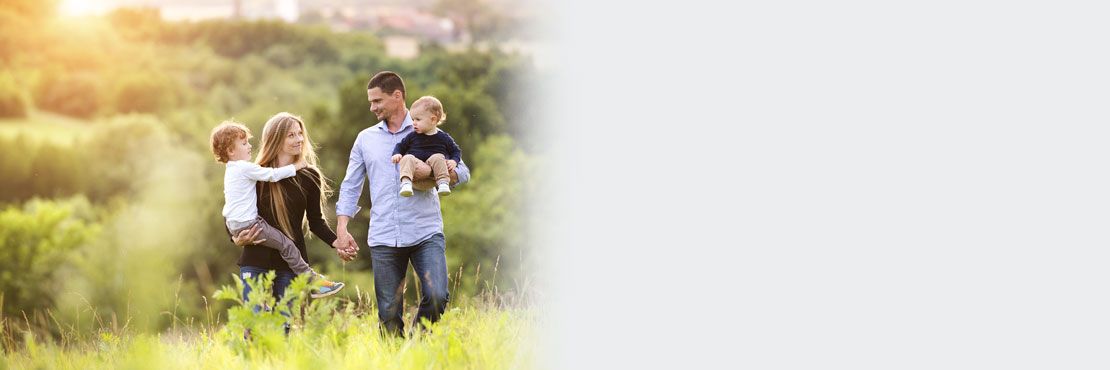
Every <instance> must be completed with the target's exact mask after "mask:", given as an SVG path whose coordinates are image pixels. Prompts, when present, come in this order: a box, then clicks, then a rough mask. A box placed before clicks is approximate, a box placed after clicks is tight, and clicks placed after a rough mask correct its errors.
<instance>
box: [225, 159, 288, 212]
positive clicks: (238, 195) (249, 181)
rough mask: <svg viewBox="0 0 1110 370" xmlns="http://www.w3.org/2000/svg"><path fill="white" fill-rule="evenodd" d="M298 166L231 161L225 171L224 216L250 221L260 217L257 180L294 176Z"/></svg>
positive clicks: (270, 180) (277, 179) (269, 180)
mask: <svg viewBox="0 0 1110 370" xmlns="http://www.w3.org/2000/svg"><path fill="white" fill-rule="evenodd" d="M296 174H297V167H296V166H294V165H288V166H285V167H281V168H269V167H262V166H259V165H258V164H256V163H254V162H250V161H229V162H227V170H225V171H224V218H226V219H227V220H228V221H236V222H248V221H254V219H256V218H258V198H257V197H258V193H257V192H256V191H255V189H254V183H255V182H256V181H267V182H275V181H279V180H281V179H285V178H289V177H293V176H295V175H296Z"/></svg>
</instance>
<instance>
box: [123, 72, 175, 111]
mask: <svg viewBox="0 0 1110 370" xmlns="http://www.w3.org/2000/svg"><path fill="white" fill-rule="evenodd" d="M179 90H181V86H180V84H178V83H176V81H174V80H173V79H172V78H170V77H168V76H165V75H163V74H160V73H153V72H132V73H127V74H124V75H123V76H120V77H119V78H118V79H116V83H115V91H114V94H113V99H112V102H113V108H114V111H115V112H118V113H159V112H162V111H165V110H167V109H169V108H171V107H172V106H174V105H175V104H176V103H177V95H178V93H177V92H178V91H179Z"/></svg>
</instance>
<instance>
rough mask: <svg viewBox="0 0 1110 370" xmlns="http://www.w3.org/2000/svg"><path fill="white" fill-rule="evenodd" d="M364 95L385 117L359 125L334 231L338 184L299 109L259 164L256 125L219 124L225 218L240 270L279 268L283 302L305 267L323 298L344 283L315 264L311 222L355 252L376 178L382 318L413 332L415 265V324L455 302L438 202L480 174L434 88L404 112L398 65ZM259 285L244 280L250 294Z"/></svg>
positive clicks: (267, 141)
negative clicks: (331, 212) (330, 205)
mask: <svg viewBox="0 0 1110 370" xmlns="http://www.w3.org/2000/svg"><path fill="white" fill-rule="evenodd" d="M366 94H367V99H368V100H369V102H370V110H371V111H372V112H373V113H374V115H375V116H376V117H377V119H378V120H379V122H378V123H377V124H375V125H373V126H370V127H369V128H366V129H364V130H362V131H361V132H359V134H358V137H356V138H355V141H354V145H353V146H352V147H351V155H350V158H349V160H348V164H347V172H346V175H345V176H344V178H343V181H342V182H341V183H340V188H339V200H338V203H337V204H336V206H335V210H336V219H337V222H336V223H337V225H336V229H335V231H334V232H333V231H332V229H331V227H330V226H329V225H328V223H327V221H325V219H324V215H323V212H324V211H323V210H324V209H325V207H324V202H326V201H327V197H328V194H329V193H330V192H331V189H329V187H328V181H327V179H326V178H325V177H324V175H323V173H322V172H321V171H320V170H319V167H318V166H317V157H316V152H315V150H314V148H313V146H312V141H311V140H310V139H309V134H308V127H307V125H306V124H305V122H304V121H303V120H302V119H301V118H300V117H297V116H295V115H292V114H289V113H285V112H282V113H278V114H276V115H274V116H273V117H271V118H270V119H269V120H268V121H267V122H266V124H265V126H264V127H263V129H262V138H261V140H260V143H261V148H260V149H259V154H258V156H257V157H256V158H255V160H254V161H253V162H251V149H252V146H251V144H250V139H251V133H250V130H249V129H247V128H246V126H244V125H242V124H240V123H237V122H233V121H225V122H223V123H221V124H219V125H218V126H216V127H215V128H214V129H213V130H212V135H211V142H212V152H213V154H214V155H215V157H216V160H217V161H219V162H221V163H225V164H226V165H227V167H226V171H225V172H224V208H223V217H224V220H225V224H226V226H227V229H228V232H229V233H230V234H231V238H232V240H233V241H234V242H235V244H236V245H238V246H241V247H243V248H242V253H241V254H240V256H239V261H238V265H239V274H240V277H242V278H243V279H244V280H250V279H257V278H258V277H259V276H261V275H262V274H264V273H267V272H269V271H274V272H275V274H276V277H275V279H274V282H273V292H274V296H275V297H276V298H278V299H280V298H281V296H282V295H283V294H284V292H285V289H286V287H288V286H289V284H290V282H291V281H292V280H293V278H294V277H296V276H298V275H302V274H304V275H307V276H308V277H309V279H310V280H312V281H315V282H316V283H315V284H314V286H315V287H316V288H315V289H314V290H313V291H312V293H311V296H312V297H313V298H323V297H327V296H330V295H333V294H335V293H337V292H339V291H340V290H341V289H343V287H344V284H343V283H342V282H335V281H331V280H328V279H327V278H326V277H324V276H323V275H321V274H319V273H317V272H316V271H315V270H313V269H312V268H311V267H310V266H309V263H308V259H307V256H308V255H307V254H306V253H305V252H306V251H305V238H304V231H303V229H304V228H303V227H302V225H303V224H305V223H307V224H308V229H309V230H311V231H312V233H313V234H315V235H316V237H318V238H320V240H322V241H323V242H325V243H328V244H330V245H331V246H332V248H334V249H335V252H336V254H338V255H339V258H341V259H343V260H344V261H351V260H353V259H354V258H355V257H356V255H357V253H358V250H359V244H358V242H356V241H355V239H354V237H353V236H352V235H351V234H350V233H349V232H348V231H347V225H348V223H349V222H350V220H351V218H352V217H354V215H355V214H356V213H358V211H359V209H360V207H358V200H359V197H360V195H361V194H362V189H363V185H364V184H365V183H366V182H367V181H368V182H369V186H370V228H369V232H368V234H369V235H368V237H367V246H368V247H369V250H370V258H371V268H372V269H373V274H374V291H375V298H376V300H377V306H378V318H379V320H380V325H381V327H382V329H383V331H384V332H387V333H391V334H394V335H403V334H404V333H405V330H404V329H405V325H404V322H403V320H402V313H403V297H402V292H403V285H404V281H405V280H404V278H405V272H406V270H408V266H409V263H410V262H411V263H412V266H413V270H414V271H415V272H416V274H417V276H418V280H419V282H420V307H419V311H418V313H417V315H416V318H415V320H414V321H413V322H414V323H416V324H417V325H422V324H423V321H422V320H423V319H427V320H428V322H433V323H434V322H436V321H437V320H439V318H440V315H442V314H443V312H444V310H445V309H446V307H447V301H448V299H449V298H450V293H449V292H448V289H447V258H446V253H445V252H446V248H447V244H446V240H445V239H444V236H443V218H442V216H441V214H440V206H439V198H440V197H442V196H447V195H449V194H451V187H453V186H458V185H460V184H464V183H466V182H467V181H468V180H469V179H470V170H469V169H467V167H466V165H465V164H464V163H463V162H462V150H461V149H460V148H459V147H458V145H457V144H455V141H454V140H453V139H452V138H451V136H450V135H448V134H447V133H446V132H444V131H442V130H439V129H438V126H439V125H440V124H442V123H443V122H444V121H445V120H446V118H447V115H446V113H445V111H444V108H443V104H442V103H441V102H440V101H439V100H438V99H436V98H435V97H431V96H424V97H421V98H420V99H417V100H416V101H415V102H413V104H412V106H411V108H406V107H405V97H406V95H405V84H404V81H403V80H402V79H401V76H399V75H397V74H396V73H394V72H390V71H383V72H379V73H377V74H375V75H374V76H373V77H371V78H370V81H369V82H368V83H367V85H366ZM249 293H250V287H249V286H246V287H245V288H244V291H243V299H244V300H245V299H247V296H248V294H249Z"/></svg>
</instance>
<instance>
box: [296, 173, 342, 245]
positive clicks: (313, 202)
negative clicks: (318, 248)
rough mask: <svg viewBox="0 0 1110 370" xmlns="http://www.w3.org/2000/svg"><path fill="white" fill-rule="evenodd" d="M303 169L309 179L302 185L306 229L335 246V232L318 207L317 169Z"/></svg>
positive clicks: (318, 174)
mask: <svg viewBox="0 0 1110 370" xmlns="http://www.w3.org/2000/svg"><path fill="white" fill-rule="evenodd" d="M304 171H306V173H308V178H309V179H310V180H311V181H308V184H305V187H304V192H305V194H304V195H305V200H306V201H307V202H308V204H306V205H305V208H304V209H305V216H307V217H308V229H309V230H312V233H313V234H316V237H318V238H320V240H321V241H323V242H324V243H327V244H328V245H330V246H332V248H335V246H334V245H333V244H335V239H336V236H335V232H334V231H332V229H331V227H330V226H328V221H327V220H324V213H323V210H322V209H320V173H319V172H318V171H319V170H317V169H315V168H309V169H307V170H304Z"/></svg>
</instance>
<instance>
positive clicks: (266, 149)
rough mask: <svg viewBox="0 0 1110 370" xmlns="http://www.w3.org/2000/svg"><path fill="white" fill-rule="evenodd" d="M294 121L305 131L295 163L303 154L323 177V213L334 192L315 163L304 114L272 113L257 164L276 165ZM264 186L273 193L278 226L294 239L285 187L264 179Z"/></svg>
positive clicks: (263, 130)
mask: <svg viewBox="0 0 1110 370" xmlns="http://www.w3.org/2000/svg"><path fill="white" fill-rule="evenodd" d="M293 125H297V126H299V127H300V128H301V133H302V134H303V135H304V142H303V143H302V144H301V153H300V154H297V155H296V156H294V157H293V163H296V162H297V161H298V160H300V159H301V157H302V156H303V157H304V159H305V162H306V163H308V167H309V168H312V171H310V173H313V174H315V175H316V176H318V177H319V178H320V211H321V213H324V209H325V208H324V204H325V203H326V202H327V199H328V196H329V195H330V194H331V187H330V186H328V178H327V177H325V176H324V173H323V172H320V169H319V168H317V167H316V162H317V160H318V158H317V156H316V149H315V148H314V147H313V146H312V140H311V139H309V136H308V129H307V128H306V127H305V124H304V121H303V120H301V117H297V116H295V115H293V114H291V113H287V112H281V113H278V114H275V115H274V116H273V117H270V119H269V120H268V121H266V126H263V128H262V148H261V149H259V151H258V158H257V159H256V160H255V163H258V165H260V166H262V167H277V166H278V153H280V152H281V149H282V146H283V145H284V144H285V136H286V135H287V134H288V133H289V129H291V128H293ZM291 179H292V181H293V183H294V184H296V185H297V187H298V188H300V189H301V191H302V192H303V191H304V187H302V186H301V184H300V182H299V181H298V180H297V177H296V176H294V177H292V178H291ZM262 189H263V190H264V191H268V192H269V193H270V205H271V206H272V207H271V209H272V210H273V211H274V218H277V221H278V225H277V226H278V228H279V229H281V231H282V232H284V233H285V235H286V236H288V237H289V239H293V233H292V230H293V227H292V225H291V224H290V223H289V219H288V218H287V217H286V215H287V214H288V213H289V211H288V208H287V207H286V206H285V192H284V191H282V189H281V184H279V183H278V182H264V183H262ZM301 220H302V224H301V229H302V230H303V229H304V218H302V219H301ZM325 222H327V219H325Z"/></svg>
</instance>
